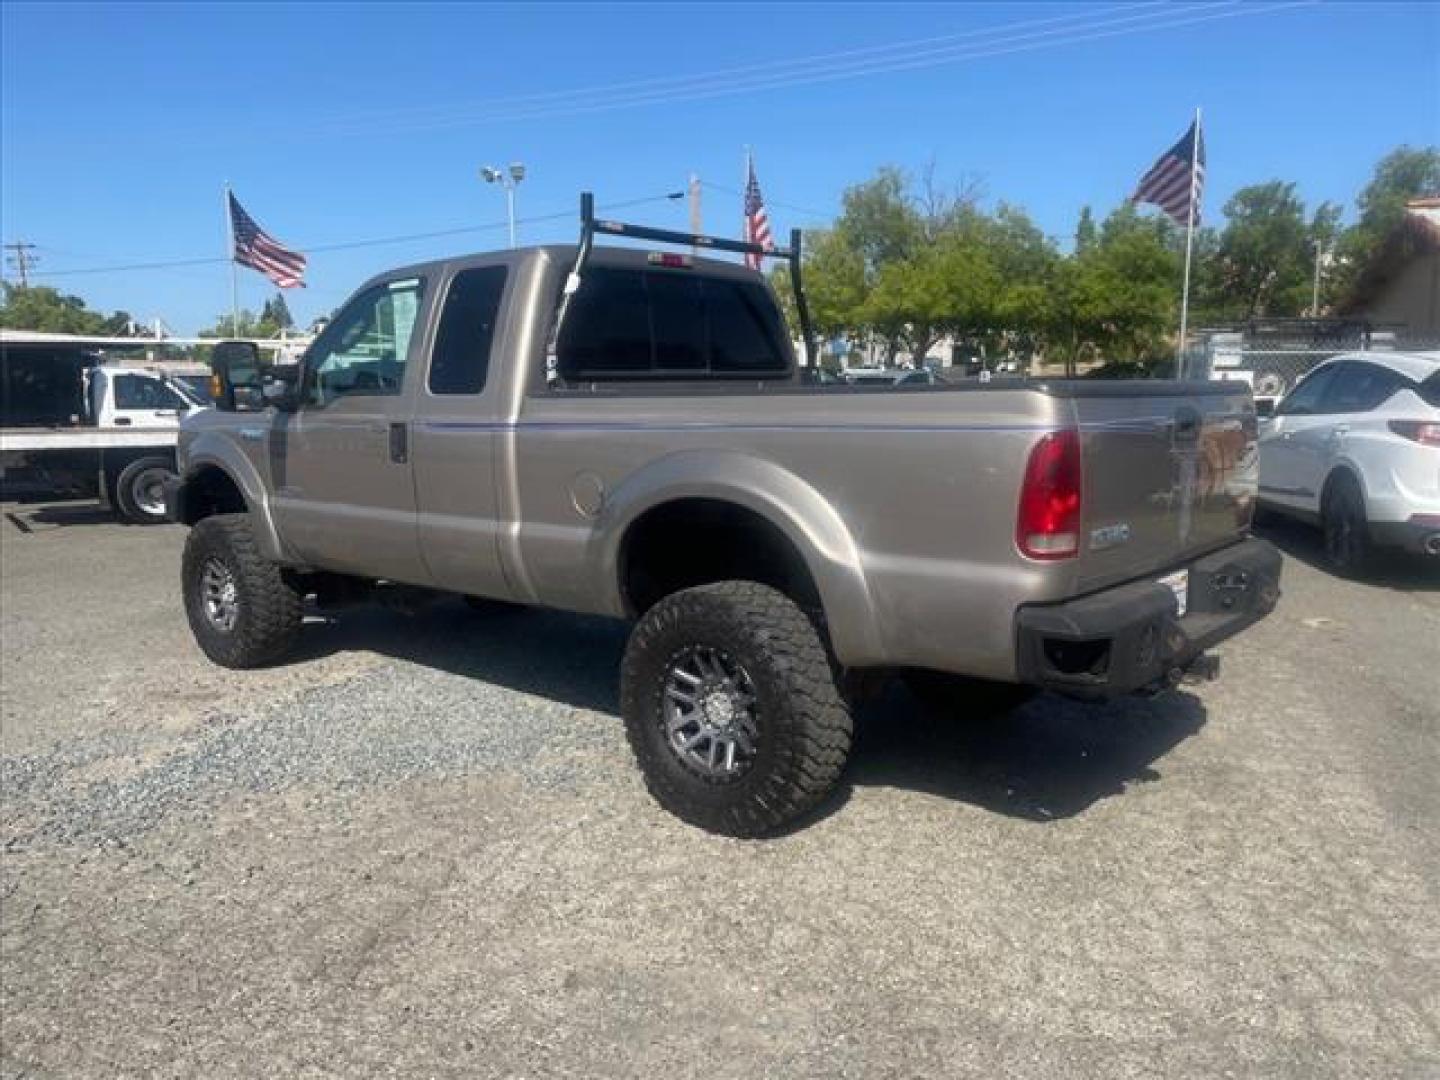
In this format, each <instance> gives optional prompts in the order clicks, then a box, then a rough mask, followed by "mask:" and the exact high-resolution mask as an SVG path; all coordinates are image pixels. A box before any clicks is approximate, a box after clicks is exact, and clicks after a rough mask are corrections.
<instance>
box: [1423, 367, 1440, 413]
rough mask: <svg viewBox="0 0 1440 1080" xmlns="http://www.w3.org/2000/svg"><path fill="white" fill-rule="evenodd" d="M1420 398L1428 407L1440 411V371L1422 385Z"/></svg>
mask: <svg viewBox="0 0 1440 1080" xmlns="http://www.w3.org/2000/svg"><path fill="white" fill-rule="evenodd" d="M1420 397H1421V399H1422V400H1423V401H1424V402H1425V404H1426V405H1433V406H1434V407H1435V408H1437V409H1440V371H1437V372H1436V373H1435V374H1434V375H1431V376H1430V377H1429V378H1428V379H1426V380H1425V381H1424V382H1422V383H1421V384H1420Z"/></svg>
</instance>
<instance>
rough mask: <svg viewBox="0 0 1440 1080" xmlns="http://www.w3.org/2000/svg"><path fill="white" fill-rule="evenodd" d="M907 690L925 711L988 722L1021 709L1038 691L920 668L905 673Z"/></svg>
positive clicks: (1031, 687) (942, 715) (937, 714)
mask: <svg viewBox="0 0 1440 1080" xmlns="http://www.w3.org/2000/svg"><path fill="white" fill-rule="evenodd" d="M904 682H905V688H906V689H907V690H909V691H910V693H911V695H912V696H913V697H914V698H915V699H916V700H917V701H919V703H920V706H921V708H923V709H924V710H925V711H926V712H928V713H931V714H933V715H935V716H941V717H945V718H952V717H953V718H958V719H961V720H988V719H994V718H996V717H1001V716H1004V715H1006V714H1008V713H1010V712H1012V711H1013V710H1015V709H1018V708H1019V707H1020V706H1021V705H1023V704H1025V702H1027V701H1029V700H1030V699H1031V698H1032V697H1034V696H1035V695H1036V694H1037V693H1039V691H1038V690H1036V689H1035V688H1034V687H1033V686H1021V685H1020V684H1018V683H1004V682H992V681H991V680H989V679H969V678H966V677H965V676H963V675H952V674H950V673H949V672H946V671H929V670H925V669H920V668H916V669H914V670H911V671H907V672H905V675H904Z"/></svg>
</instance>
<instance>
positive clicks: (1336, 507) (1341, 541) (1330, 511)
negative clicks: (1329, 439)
mask: <svg viewBox="0 0 1440 1080" xmlns="http://www.w3.org/2000/svg"><path fill="white" fill-rule="evenodd" d="M1320 525H1321V528H1322V529H1323V530H1324V534H1325V561H1326V562H1328V563H1329V564H1330V565H1331V566H1332V567H1333V568H1334V569H1336V570H1337V571H1339V572H1340V573H1342V574H1356V573H1359V572H1360V571H1361V570H1363V569H1364V568H1365V566H1366V564H1367V563H1368V562H1369V561H1370V524H1369V522H1367V521H1366V520H1365V501H1364V499H1363V498H1362V497H1361V495H1360V487H1359V485H1358V484H1356V483H1355V481H1354V480H1351V479H1350V478H1349V477H1341V478H1340V479H1338V480H1336V481H1335V482H1334V483H1333V484H1332V486H1331V488H1330V491H1329V492H1328V493H1327V494H1326V496H1325V504H1324V506H1323V508H1322V509H1321V511H1320Z"/></svg>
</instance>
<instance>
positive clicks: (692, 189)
mask: <svg viewBox="0 0 1440 1080" xmlns="http://www.w3.org/2000/svg"><path fill="white" fill-rule="evenodd" d="M688 190H689V193H690V235H692V236H699V235H701V234H702V233H704V232H705V222H704V219H703V218H702V217H701V216H700V174H699V173H691V174H690V186H689V189H688ZM690 253H691V254H692V255H699V254H700V249H699V248H698V247H691V249H690Z"/></svg>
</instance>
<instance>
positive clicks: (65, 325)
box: [0, 282, 134, 337]
mask: <svg viewBox="0 0 1440 1080" xmlns="http://www.w3.org/2000/svg"><path fill="white" fill-rule="evenodd" d="M0 326H4V327H6V328H8V329H11V330H40V331H44V332H46V333H51V334H95V335H101V336H107V337H128V336H130V335H131V334H133V333H134V319H133V318H132V317H131V315H130V313H129V312H128V311H116V312H113V313H111V314H110V315H108V316H107V315H102V314H101V313H100V312H98V311H91V310H90V309H89V308H87V307H86V306H85V301H84V300H82V299H80V297H78V296H70V295H68V294H65V293H61V292H60V291H59V290H57V289H52V288H50V287H49V286H48V285H30V286H26V287H22V286H20V285H11V284H10V283H9V282H6V283H5V284H4V303H3V305H0Z"/></svg>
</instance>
